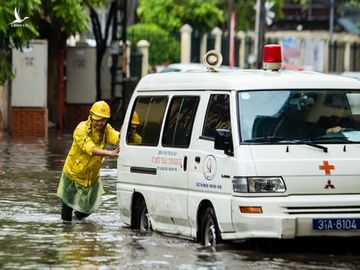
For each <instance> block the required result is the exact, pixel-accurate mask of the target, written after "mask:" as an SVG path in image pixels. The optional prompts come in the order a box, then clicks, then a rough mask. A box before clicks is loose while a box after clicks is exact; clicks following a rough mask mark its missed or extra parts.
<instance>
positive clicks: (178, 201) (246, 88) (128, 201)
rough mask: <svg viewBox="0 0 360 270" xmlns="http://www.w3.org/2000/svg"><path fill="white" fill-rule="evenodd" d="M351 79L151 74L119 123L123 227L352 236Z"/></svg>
mask: <svg viewBox="0 0 360 270" xmlns="http://www.w3.org/2000/svg"><path fill="white" fill-rule="evenodd" d="M359 143H360V81H357V80H355V79H349V78H343V77H340V76H333V75H325V74H319V73H314V72H306V71H285V70H276V71H271V70H235V71H231V70H228V71H219V72H213V70H212V71H194V72H181V73H163V74H151V75H147V76H145V77H144V78H143V79H142V80H141V81H140V82H139V84H138V85H137V88H136V90H135V92H134V94H133V96H132V98H131V101H130V103H129V106H128V111H127V113H126V115H125V119H124V124H123V128H122V133H121V142H120V148H121V151H120V157H119V158H118V180H117V198H118V205H119V209H120V215H121V220H122V221H123V222H124V223H125V224H127V225H129V226H130V227H131V228H135V229H140V230H154V231H158V232H164V233H168V234H173V235H178V236H181V237H186V238H189V239H193V240H196V241H199V242H201V243H202V244H204V245H214V244H216V243H218V242H219V241H221V240H239V239H249V238H295V237H304V236H311V237H313V236H338V237H339V236H341V237H343V236H360V166H359V164H360V144H359Z"/></svg>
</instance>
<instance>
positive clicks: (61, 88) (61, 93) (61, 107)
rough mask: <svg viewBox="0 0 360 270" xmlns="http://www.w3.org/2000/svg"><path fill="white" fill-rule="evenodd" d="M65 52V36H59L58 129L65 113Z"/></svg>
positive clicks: (62, 125)
mask: <svg viewBox="0 0 360 270" xmlns="http://www.w3.org/2000/svg"><path fill="white" fill-rule="evenodd" d="M65 52H66V36H65V34H62V35H61V38H60V41H59V50H58V54H57V65H58V85H57V106H56V107H57V113H56V126H57V127H58V129H60V130H63V128H64V112H65V83H64V64H65Z"/></svg>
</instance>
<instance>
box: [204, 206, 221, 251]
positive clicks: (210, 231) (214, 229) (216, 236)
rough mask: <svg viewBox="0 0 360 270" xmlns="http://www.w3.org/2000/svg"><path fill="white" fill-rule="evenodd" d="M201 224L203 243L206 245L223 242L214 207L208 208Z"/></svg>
mask: <svg viewBox="0 0 360 270" xmlns="http://www.w3.org/2000/svg"><path fill="white" fill-rule="evenodd" d="M200 225H201V230H200V239H201V244H203V245H204V246H216V244H218V243H220V242H221V237H220V232H219V229H218V226H217V223H216V217H215V213H214V210H213V209H212V208H208V209H206V211H205V214H204V216H203V218H202V220H201V224H200Z"/></svg>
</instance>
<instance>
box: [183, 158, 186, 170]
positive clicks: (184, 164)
mask: <svg viewBox="0 0 360 270" xmlns="http://www.w3.org/2000/svg"><path fill="white" fill-rule="evenodd" d="M183 168H184V172H186V169H187V156H184V167H183Z"/></svg>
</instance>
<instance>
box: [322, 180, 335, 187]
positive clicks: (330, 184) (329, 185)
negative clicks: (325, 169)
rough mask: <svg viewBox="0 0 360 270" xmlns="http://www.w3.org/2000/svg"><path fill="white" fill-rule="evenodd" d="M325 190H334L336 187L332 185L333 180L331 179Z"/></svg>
mask: <svg viewBox="0 0 360 270" xmlns="http://www.w3.org/2000/svg"><path fill="white" fill-rule="evenodd" d="M324 188H325V189H329V188H330V189H334V188H335V186H334V185H333V184H332V183H331V180H330V179H329V180H328V181H327V183H326V185H325V187H324Z"/></svg>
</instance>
